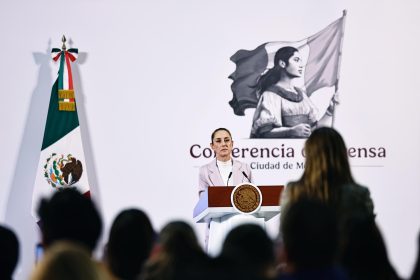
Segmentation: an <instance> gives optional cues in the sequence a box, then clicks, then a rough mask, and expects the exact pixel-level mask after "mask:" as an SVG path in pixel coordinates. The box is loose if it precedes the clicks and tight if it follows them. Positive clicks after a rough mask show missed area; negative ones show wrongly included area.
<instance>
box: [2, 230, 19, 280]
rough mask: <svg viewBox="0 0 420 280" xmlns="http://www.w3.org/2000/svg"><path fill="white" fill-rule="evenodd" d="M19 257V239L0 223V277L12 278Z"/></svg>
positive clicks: (6, 279)
mask: <svg viewBox="0 0 420 280" xmlns="http://www.w3.org/2000/svg"><path fill="white" fill-rule="evenodd" d="M18 259H19V241H18V239H17V236H16V234H15V233H14V232H13V231H12V230H11V229H9V228H6V227H4V226H1V225H0V279H4V280H10V279H12V275H13V272H14V270H15V268H16V265H17V262H18Z"/></svg>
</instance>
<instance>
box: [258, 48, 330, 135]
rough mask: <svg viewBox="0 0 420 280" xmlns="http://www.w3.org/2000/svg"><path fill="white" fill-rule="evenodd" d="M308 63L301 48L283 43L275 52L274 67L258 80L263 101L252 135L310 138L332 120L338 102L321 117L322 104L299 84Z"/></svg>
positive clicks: (260, 102) (259, 92)
mask: <svg viewBox="0 0 420 280" xmlns="http://www.w3.org/2000/svg"><path fill="white" fill-rule="evenodd" d="M303 71H304V65H303V62H302V57H301V55H300V53H299V51H298V50H297V49H296V48H293V47H290V46H288V47H283V48H281V49H279V50H278V51H277V52H276V54H275V56H274V67H273V68H271V69H269V70H268V71H267V73H265V74H264V75H262V76H261V78H260V79H259V80H258V82H257V85H256V88H257V94H258V95H259V102H258V105H257V108H256V110H255V114H254V118H253V123H252V129H251V138H307V137H309V135H310V134H311V132H312V131H313V130H314V129H315V128H316V127H317V126H320V125H321V124H322V125H328V124H331V120H332V114H333V110H334V103H333V101H331V103H330V106H329V107H328V109H327V110H326V112H325V114H324V116H323V117H322V118H321V119H319V120H318V108H317V107H316V106H315V105H314V104H313V102H312V101H311V100H310V99H309V97H308V96H307V95H306V91H305V89H304V88H301V87H298V86H296V85H295V83H296V80H297V79H298V78H300V77H302V75H303Z"/></svg>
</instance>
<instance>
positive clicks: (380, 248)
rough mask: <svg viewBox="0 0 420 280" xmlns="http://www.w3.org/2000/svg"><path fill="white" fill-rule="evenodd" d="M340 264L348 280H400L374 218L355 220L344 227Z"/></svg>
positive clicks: (357, 218) (355, 218)
mask: <svg viewBox="0 0 420 280" xmlns="http://www.w3.org/2000/svg"><path fill="white" fill-rule="evenodd" d="M346 230H347V231H348V233H347V234H346V235H345V239H344V242H343V244H342V246H341V247H342V248H341V249H340V251H341V253H340V259H341V260H340V261H341V264H342V265H343V267H344V268H346V270H347V272H348V274H349V276H350V278H351V279H358V280H359V279H360V280H368V279H369V280H379V279H387V280H391V279H399V277H398V275H397V273H396V271H395V270H394V268H393V267H392V265H391V263H390V261H389V259H388V254H387V250H386V246H385V242H384V240H383V238H382V235H381V232H380V230H379V228H378V227H377V225H376V223H375V221H374V219H373V218H371V217H368V218H365V217H360V216H359V217H354V218H353V219H351V220H350V221H349V223H348V224H347V227H346Z"/></svg>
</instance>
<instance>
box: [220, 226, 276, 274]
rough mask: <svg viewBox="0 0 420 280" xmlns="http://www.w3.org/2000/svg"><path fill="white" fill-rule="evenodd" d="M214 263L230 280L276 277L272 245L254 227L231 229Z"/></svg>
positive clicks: (257, 227)
mask: <svg viewBox="0 0 420 280" xmlns="http://www.w3.org/2000/svg"><path fill="white" fill-rule="evenodd" d="M216 262H218V265H219V266H222V269H221V270H225V271H228V273H230V274H231V278H230V279H273V278H274V277H275V275H276V273H275V256H274V248H273V242H272V240H271V239H270V238H269V237H268V235H267V233H266V232H265V230H264V229H263V228H262V227H261V226H259V225H255V224H244V225H240V226H237V227H236V228H234V229H232V230H231V231H230V232H229V233H228V235H227V236H226V239H225V241H224V243H223V247H222V252H221V253H220V256H219V257H218V259H217V260H216ZM223 267H224V268H223ZM219 269H220V267H219Z"/></svg>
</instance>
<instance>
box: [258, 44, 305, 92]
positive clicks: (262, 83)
mask: <svg viewBox="0 0 420 280" xmlns="http://www.w3.org/2000/svg"><path fill="white" fill-rule="evenodd" d="M295 52H298V49H296V48H294V47H283V48H281V49H279V50H278V51H277V52H276V54H275V55H274V67H273V68H271V69H270V70H268V72H267V73H265V74H264V75H262V76H261V77H260V79H259V80H258V82H257V84H256V88H257V92H258V93H260V94H262V93H263V92H264V91H265V90H266V89H267V88H268V87H270V86H272V85H274V84H276V83H277V82H278V81H279V80H280V77H281V73H282V72H283V71H284V68H282V67H280V65H279V63H280V60H281V61H283V62H284V63H285V64H286V66H287V65H289V59H290V58H291V57H292V56H293V54H294V53H295Z"/></svg>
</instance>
